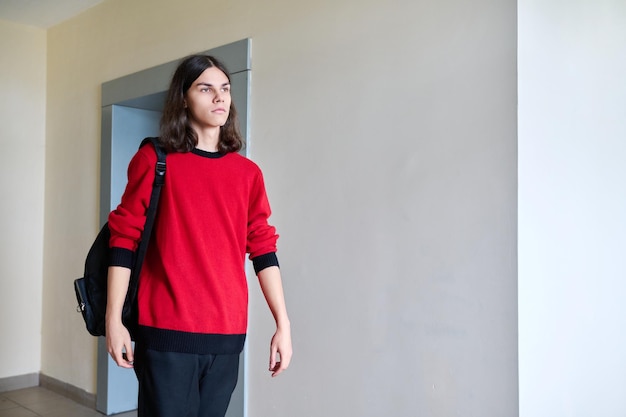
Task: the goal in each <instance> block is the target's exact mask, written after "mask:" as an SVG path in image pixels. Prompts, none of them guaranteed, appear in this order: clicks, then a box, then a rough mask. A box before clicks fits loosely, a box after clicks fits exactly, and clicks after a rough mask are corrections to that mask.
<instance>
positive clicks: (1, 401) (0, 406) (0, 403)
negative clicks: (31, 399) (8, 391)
mask: <svg viewBox="0 0 626 417" xmlns="http://www.w3.org/2000/svg"><path fill="white" fill-rule="evenodd" d="M15 407H18V405H17V404H16V403H14V402H13V401H11V400H9V399H8V398H6V397H3V396H0V410H8V409H9V408H15Z"/></svg>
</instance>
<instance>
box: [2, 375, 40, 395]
mask: <svg viewBox="0 0 626 417" xmlns="http://www.w3.org/2000/svg"><path fill="white" fill-rule="evenodd" d="M37 386H39V374H26V375H18V376H10V377H8V378H0V392H7V391H15V390H16V389H22V388H30V387H37Z"/></svg>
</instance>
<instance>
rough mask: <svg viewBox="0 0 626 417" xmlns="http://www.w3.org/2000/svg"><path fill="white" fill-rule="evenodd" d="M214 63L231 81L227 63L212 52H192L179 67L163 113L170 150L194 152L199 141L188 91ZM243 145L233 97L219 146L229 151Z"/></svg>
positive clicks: (164, 139) (164, 138)
mask: <svg viewBox="0 0 626 417" xmlns="http://www.w3.org/2000/svg"><path fill="white" fill-rule="evenodd" d="M211 67H216V68H217V69H219V70H220V71H222V72H223V73H224V74H225V75H226V77H227V78H228V81H229V82H230V74H229V73H228V70H227V69H226V67H225V66H224V64H222V63H221V62H220V61H219V60H217V59H215V57H212V56H209V55H191V56H188V57H186V58H184V59H183V60H182V61H181V62H180V64H179V65H178V68H176V71H175V72H174V76H173V77H172V82H171V83H170V88H169V90H168V92H167V98H166V99H165V107H164V109H163V115H162V116H161V137H160V142H161V144H162V145H163V147H164V148H165V149H166V150H167V151H168V152H190V151H191V150H193V149H194V148H195V147H196V146H197V145H198V135H197V134H196V131H195V130H194V129H193V128H192V127H191V124H190V122H189V116H188V114H187V109H185V93H186V92H187V90H189V88H190V87H191V85H192V84H193V82H194V81H195V80H196V79H197V78H198V77H199V76H200V74H202V73H203V72H204V70H206V69H207V68H211ZM242 146H243V140H242V139H241V133H240V132H239V120H238V119H237V110H236V109H235V106H234V105H233V103H232V100H231V103H230V112H229V114H228V119H226V123H224V126H222V127H221V128H220V138H219V142H218V145H217V147H218V151H219V152H221V153H229V152H238V151H239V150H241V148H242Z"/></svg>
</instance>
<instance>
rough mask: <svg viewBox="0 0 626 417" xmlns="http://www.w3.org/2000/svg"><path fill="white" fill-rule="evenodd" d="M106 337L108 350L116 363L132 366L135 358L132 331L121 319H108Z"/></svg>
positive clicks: (127, 366)
mask: <svg viewBox="0 0 626 417" xmlns="http://www.w3.org/2000/svg"><path fill="white" fill-rule="evenodd" d="M106 339H107V351H108V352H109V355H111V357H112V358H113V360H114V361H115V363H116V364H117V365H118V366H121V367H122V368H132V367H133V361H134V360H135V358H134V356H133V347H132V344H131V341H130V333H129V332H128V329H127V328H126V327H124V325H123V324H122V322H121V321H119V320H118V321H112V322H110V323H109V321H107V324H106Z"/></svg>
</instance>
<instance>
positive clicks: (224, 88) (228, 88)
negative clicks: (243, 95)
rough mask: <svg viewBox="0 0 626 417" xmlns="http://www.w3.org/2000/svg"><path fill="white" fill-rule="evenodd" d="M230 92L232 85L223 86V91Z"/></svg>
mask: <svg viewBox="0 0 626 417" xmlns="http://www.w3.org/2000/svg"><path fill="white" fill-rule="evenodd" d="M228 92H230V87H222V93H228Z"/></svg>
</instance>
